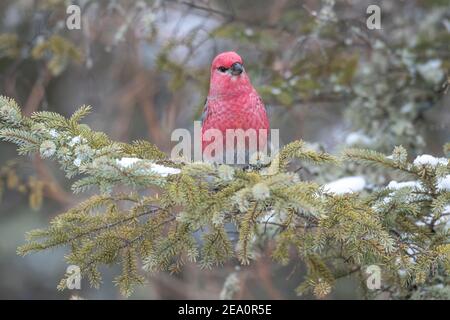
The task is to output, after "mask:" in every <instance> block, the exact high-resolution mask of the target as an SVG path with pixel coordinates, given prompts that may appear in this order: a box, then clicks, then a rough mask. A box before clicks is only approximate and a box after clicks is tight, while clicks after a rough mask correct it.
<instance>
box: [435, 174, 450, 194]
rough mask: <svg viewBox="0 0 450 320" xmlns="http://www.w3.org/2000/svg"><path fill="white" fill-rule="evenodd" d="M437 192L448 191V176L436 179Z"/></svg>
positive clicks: (449, 181)
mask: <svg viewBox="0 0 450 320" xmlns="http://www.w3.org/2000/svg"><path fill="white" fill-rule="evenodd" d="M437 189H438V191H450V174H448V175H446V176H445V177H441V178H438V179H437Z"/></svg>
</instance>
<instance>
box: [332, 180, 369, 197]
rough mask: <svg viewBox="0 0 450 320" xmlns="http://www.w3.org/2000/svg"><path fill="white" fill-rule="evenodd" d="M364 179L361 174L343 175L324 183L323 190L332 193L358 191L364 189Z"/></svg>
mask: <svg viewBox="0 0 450 320" xmlns="http://www.w3.org/2000/svg"><path fill="white" fill-rule="evenodd" d="M365 186H366V180H365V179H364V177H361V176H353V177H345V178H342V179H338V180H336V181H333V182H330V183H327V184H325V185H324V191H325V192H326V193H332V194H345V193H353V192H358V191H361V190H363V189H364V187H365Z"/></svg>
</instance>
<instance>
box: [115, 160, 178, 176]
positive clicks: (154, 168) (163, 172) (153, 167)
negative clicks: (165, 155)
mask: <svg viewBox="0 0 450 320" xmlns="http://www.w3.org/2000/svg"><path fill="white" fill-rule="evenodd" d="M116 162H117V164H118V165H119V166H121V167H122V168H129V167H131V166H132V165H134V164H136V163H139V162H146V163H150V171H151V173H156V174H159V175H160V176H163V177H166V176H168V175H169V174H179V173H180V172H181V170H180V169H177V168H171V167H166V166H162V165H159V164H156V163H151V162H150V161H148V160H144V159H139V158H127V157H124V158H121V159H116Z"/></svg>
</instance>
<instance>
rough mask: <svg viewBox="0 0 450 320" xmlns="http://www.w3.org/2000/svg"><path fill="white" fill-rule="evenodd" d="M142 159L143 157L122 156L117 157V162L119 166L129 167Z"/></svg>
mask: <svg viewBox="0 0 450 320" xmlns="http://www.w3.org/2000/svg"><path fill="white" fill-rule="evenodd" d="M139 161H142V159H139V158H122V159H117V160H116V162H117V164H118V165H119V166H121V167H124V168H128V167H131V166H132V165H133V164H135V163H137V162H139Z"/></svg>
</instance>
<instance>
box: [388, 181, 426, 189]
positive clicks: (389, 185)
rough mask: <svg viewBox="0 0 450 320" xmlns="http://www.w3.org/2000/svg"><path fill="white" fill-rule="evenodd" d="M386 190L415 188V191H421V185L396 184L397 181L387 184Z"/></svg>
mask: <svg viewBox="0 0 450 320" xmlns="http://www.w3.org/2000/svg"><path fill="white" fill-rule="evenodd" d="M387 188H389V189H392V190H398V189H401V188H416V189H421V188H422V185H421V184H420V182H419V181H405V182H397V181H395V180H394V181H391V182H389V184H388V185H387Z"/></svg>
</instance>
